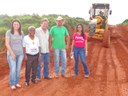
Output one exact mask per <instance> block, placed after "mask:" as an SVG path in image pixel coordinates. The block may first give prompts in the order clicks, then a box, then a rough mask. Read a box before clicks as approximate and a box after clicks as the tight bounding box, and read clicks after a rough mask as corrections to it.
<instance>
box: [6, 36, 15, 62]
mask: <svg viewBox="0 0 128 96" xmlns="http://www.w3.org/2000/svg"><path fill="white" fill-rule="evenodd" d="M9 38H10V37H9V36H6V37H5V46H6V48H7V50H8V51H9V53H10V54H11V57H12V59H13V60H15V58H16V56H15V54H14V52H13V50H12V48H11V46H10V39H9Z"/></svg>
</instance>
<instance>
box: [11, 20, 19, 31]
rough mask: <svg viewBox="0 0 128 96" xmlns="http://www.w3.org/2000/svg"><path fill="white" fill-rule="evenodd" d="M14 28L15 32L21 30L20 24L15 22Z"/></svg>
mask: <svg viewBox="0 0 128 96" xmlns="http://www.w3.org/2000/svg"><path fill="white" fill-rule="evenodd" d="M12 26H13V28H14V30H18V29H19V28H20V24H19V22H13V25H12Z"/></svg>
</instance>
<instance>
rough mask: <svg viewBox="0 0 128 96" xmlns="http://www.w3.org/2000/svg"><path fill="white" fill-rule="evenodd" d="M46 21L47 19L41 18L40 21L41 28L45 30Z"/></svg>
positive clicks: (46, 26)
mask: <svg viewBox="0 0 128 96" xmlns="http://www.w3.org/2000/svg"><path fill="white" fill-rule="evenodd" d="M48 23H49V21H48V19H47V18H43V19H42V21H41V28H42V29H44V30H46V29H47V28H48Z"/></svg>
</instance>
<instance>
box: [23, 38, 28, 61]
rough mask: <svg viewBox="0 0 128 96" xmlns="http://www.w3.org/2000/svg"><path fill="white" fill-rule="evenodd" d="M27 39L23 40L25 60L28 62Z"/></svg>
mask: <svg viewBox="0 0 128 96" xmlns="http://www.w3.org/2000/svg"><path fill="white" fill-rule="evenodd" d="M25 41H26V40H25V37H24V38H23V52H24V60H25V61H27V59H28V58H27V54H26V43H25Z"/></svg>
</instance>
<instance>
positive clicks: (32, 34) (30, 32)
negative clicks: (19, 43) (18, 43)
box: [28, 28, 35, 36]
mask: <svg viewBox="0 0 128 96" xmlns="http://www.w3.org/2000/svg"><path fill="white" fill-rule="evenodd" d="M28 31H29V35H30V36H34V35H35V29H34V28H31V29H29V30H28Z"/></svg>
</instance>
